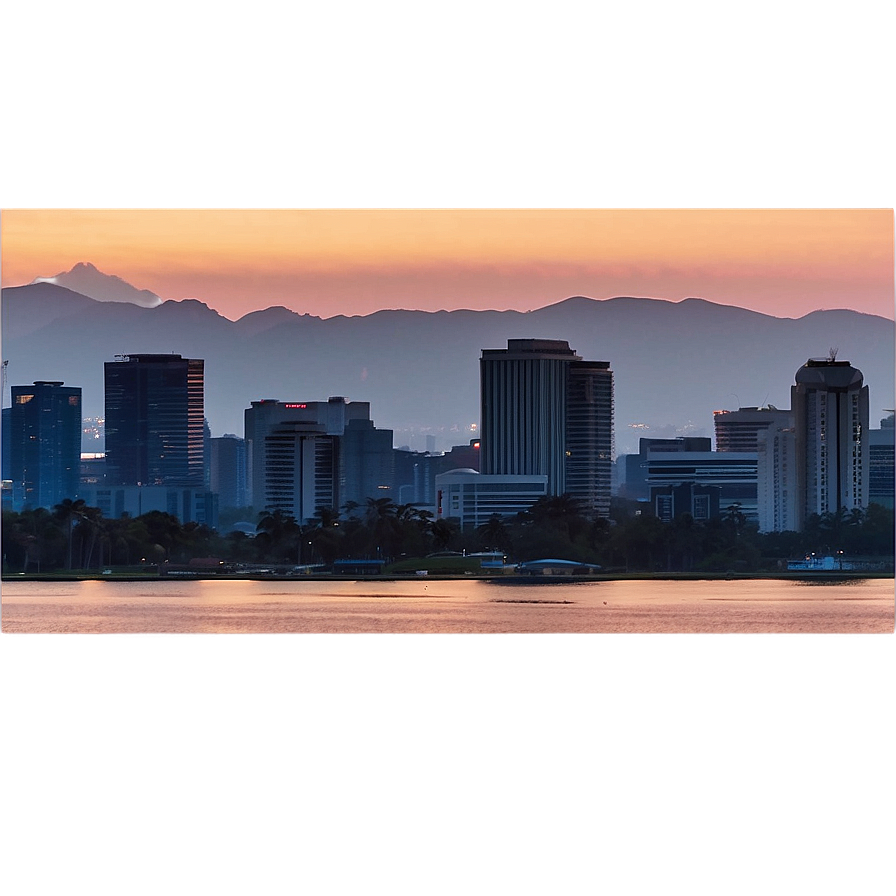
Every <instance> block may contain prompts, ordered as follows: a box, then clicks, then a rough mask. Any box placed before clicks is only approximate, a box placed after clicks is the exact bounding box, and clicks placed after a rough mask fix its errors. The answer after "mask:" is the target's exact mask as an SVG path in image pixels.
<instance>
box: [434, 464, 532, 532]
mask: <svg viewBox="0 0 896 896" xmlns="http://www.w3.org/2000/svg"><path fill="white" fill-rule="evenodd" d="M547 494H548V477H547V476H546V475H544V474H542V475H529V476H526V475H509V474H508V475H499V474H493V475H485V474H483V473H477V472H476V471H475V470H473V469H471V468H469V467H467V468H461V469H459V470H450V471H449V472H447V473H441V474H439V475H438V476H436V515H437V518H438V519H446V518H448V517H454V518H456V519H459V520H460V524H461V526H463V527H465V528H466V527H472V528H476V527H477V526H481V525H483V524H484V523H486V522H488V520H489V519H490V518H491V517H492V516H494V515H495V514H497V515H498V516H501V517H507V516H516V514H518V513H521V512H522V511H524V510H528V509H529V508H530V507H531V506H532V505H533V504H534V503H535V502H536V501H537V500H538V499H539V498H542V497H544V496H545V495H547Z"/></svg>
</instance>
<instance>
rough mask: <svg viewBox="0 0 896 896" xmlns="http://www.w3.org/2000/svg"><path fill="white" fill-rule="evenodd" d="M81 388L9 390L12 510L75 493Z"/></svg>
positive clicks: (44, 384)
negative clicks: (10, 400)
mask: <svg viewBox="0 0 896 896" xmlns="http://www.w3.org/2000/svg"><path fill="white" fill-rule="evenodd" d="M80 463H81V389H80V388H79V387H77V386H66V385H64V383H62V382H60V381H48V380H39V381H37V382H35V383H34V385H32V386H13V387H12V407H11V408H10V411H9V474H10V479H11V480H12V483H13V487H12V491H13V497H12V503H13V507H14V508H15V509H17V510H21V509H22V508H25V507H53V505H55V504H59V503H61V502H62V501H64V500H65V499H66V498H71V499H74V498H76V497H77V495H78V487H79V479H80V472H81V468H80Z"/></svg>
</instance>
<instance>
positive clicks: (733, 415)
mask: <svg viewBox="0 0 896 896" xmlns="http://www.w3.org/2000/svg"><path fill="white" fill-rule="evenodd" d="M713 423H714V425H715V433H716V451H756V450H757V446H758V444H759V435H760V433H763V432H765V431H766V430H767V429H770V428H781V429H788V428H790V427H792V426H793V415H792V414H791V413H790V411H782V410H779V409H778V408H776V407H773V406H772V405H768V406H767V407H762V408H738V409H737V410H736V411H713Z"/></svg>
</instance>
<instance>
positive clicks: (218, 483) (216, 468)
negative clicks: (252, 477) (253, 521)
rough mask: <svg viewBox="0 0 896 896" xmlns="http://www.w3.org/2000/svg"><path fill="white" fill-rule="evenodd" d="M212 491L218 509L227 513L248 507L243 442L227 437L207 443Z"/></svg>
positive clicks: (235, 437)
mask: <svg viewBox="0 0 896 896" xmlns="http://www.w3.org/2000/svg"><path fill="white" fill-rule="evenodd" d="M209 447H210V450H209V455H210V457H209V461H210V473H209V478H210V482H211V490H212V491H213V492H214V493H215V494H216V495H217V496H218V507H219V509H221V510H229V509H231V508H234V507H246V506H247V505H248V504H249V498H248V488H247V486H246V476H247V471H246V441H245V439H241V438H239V437H237V436H235V435H231V434H226V435H223V436H221V438H219V439H210V440H209Z"/></svg>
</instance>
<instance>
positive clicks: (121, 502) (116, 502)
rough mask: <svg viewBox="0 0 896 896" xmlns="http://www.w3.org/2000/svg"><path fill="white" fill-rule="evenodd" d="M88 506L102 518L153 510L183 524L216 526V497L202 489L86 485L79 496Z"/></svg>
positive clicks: (159, 486)
mask: <svg viewBox="0 0 896 896" xmlns="http://www.w3.org/2000/svg"><path fill="white" fill-rule="evenodd" d="M80 497H82V498H83V499H84V501H85V502H86V503H87V504H88V505H89V506H90V507H98V508H99V509H100V510H101V511H102V514H103V516H104V517H105V518H106V519H119V518H120V517H122V516H124V515H125V514H127V515H128V516H130V517H138V516H142V515H143V514H144V513H150V512H152V511H154V510H158V511H161V512H162V513H170V514H171V516H174V517H177V519H178V520H179V521H180V522H181V524H183V523H200V524H202V525H205V526H208V527H209V528H211V529H215V528H217V526H218V498H217V495H214V494H212V493H211V492H209V491H207V490H206V489H204V488H201V487H200V488H183V487H177V486H164V485H121V486H114V485H113V486H110V485H88V486H82V488H81V495H80Z"/></svg>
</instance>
